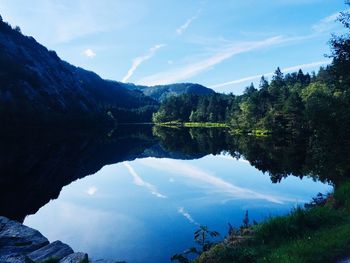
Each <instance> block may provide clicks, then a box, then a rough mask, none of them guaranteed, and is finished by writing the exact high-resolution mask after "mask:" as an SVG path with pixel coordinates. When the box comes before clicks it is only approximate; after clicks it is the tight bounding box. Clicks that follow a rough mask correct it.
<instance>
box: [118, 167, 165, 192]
mask: <svg viewBox="0 0 350 263" xmlns="http://www.w3.org/2000/svg"><path fill="white" fill-rule="evenodd" d="M123 164H124V166H125V167H126V169H128V171H129V173H130V174H131V176H132V177H133V180H134V184H135V185H137V186H141V187H145V188H146V189H148V191H149V192H150V193H151V194H153V195H155V196H156V197H159V198H167V196H165V195H163V194H161V193H159V192H158V190H157V187H155V186H154V185H153V184H150V183H148V182H145V181H144V180H143V179H142V178H141V177H140V176H139V175H138V174H137V173H136V171H135V169H134V168H133V167H132V166H131V165H130V164H129V163H127V162H124V163H123Z"/></svg>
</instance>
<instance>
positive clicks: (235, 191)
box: [140, 158, 295, 204]
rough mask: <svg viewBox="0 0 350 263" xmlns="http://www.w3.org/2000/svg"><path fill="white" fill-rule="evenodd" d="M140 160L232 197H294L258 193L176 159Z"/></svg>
mask: <svg viewBox="0 0 350 263" xmlns="http://www.w3.org/2000/svg"><path fill="white" fill-rule="evenodd" d="M140 162H142V164H144V165H147V166H150V167H152V168H155V169H158V170H167V171H171V172H172V173H174V174H180V175H182V176H185V177H187V178H190V179H192V180H195V181H197V183H199V182H201V183H205V184H207V185H209V186H210V188H211V190H212V191H215V192H216V191H217V192H219V193H224V194H226V195H228V196H229V197H230V198H233V199H235V198H238V199H253V200H266V201H269V202H272V203H276V204H283V203H284V202H294V201H295V200H294V199H291V198H288V197H283V196H274V195H271V194H264V193H259V192H256V191H253V190H250V189H247V188H243V187H239V186H236V185H234V184H232V183H230V182H227V181H225V180H223V179H221V178H219V177H216V176H215V175H213V174H210V173H208V172H206V171H203V170H202V169H200V168H198V167H196V166H193V165H190V164H186V163H183V162H181V161H178V160H171V159H155V158H148V159H147V160H140Z"/></svg>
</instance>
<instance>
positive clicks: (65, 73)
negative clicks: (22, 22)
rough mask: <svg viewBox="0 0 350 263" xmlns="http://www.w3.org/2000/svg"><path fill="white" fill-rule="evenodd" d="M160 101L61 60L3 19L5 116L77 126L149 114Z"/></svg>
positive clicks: (1, 97) (1, 108)
mask: <svg viewBox="0 0 350 263" xmlns="http://www.w3.org/2000/svg"><path fill="white" fill-rule="evenodd" d="M157 107H158V102H156V101H155V100H153V99H152V98H150V97H147V96H145V95H144V94H143V93H142V92H141V91H138V90H131V89H125V88H124V87H123V86H122V85H121V84H120V83H118V82H115V81H109V80H104V79H102V78H100V77H99V76H98V75H97V74H95V73H93V72H90V71H87V70H84V69H82V68H79V67H75V66H73V65H71V64H69V63H67V62H65V61H63V60H61V59H60V58H59V57H58V56H57V54H56V52H54V51H49V50H48V49H47V48H46V47H44V46H42V45H41V44H39V43H38V42H37V41H36V40H35V39H34V38H33V37H27V36H24V35H22V33H21V32H20V30H19V28H18V27H16V29H12V28H11V26H10V25H8V24H7V23H5V22H3V21H2V20H1V19H0V120H1V123H11V124H22V125H23V124H35V125H38V124H40V125H41V124H50V125H58V124H64V125H67V123H69V124H71V125H75V126H81V125H90V124H93V125H97V124H99V123H103V124H105V123H109V122H123V121H125V120H128V122H134V121H135V122H136V121H140V120H146V119H147V120H150V119H151V115H152V113H153V112H154V111H155V110H156V109H157Z"/></svg>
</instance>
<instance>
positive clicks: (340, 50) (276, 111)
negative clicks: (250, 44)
mask: <svg viewBox="0 0 350 263" xmlns="http://www.w3.org/2000/svg"><path fill="white" fill-rule="evenodd" d="M347 4H348V5H349V2H348V3H347ZM338 20H339V21H340V22H341V23H342V24H343V25H344V27H345V28H346V30H347V31H348V30H349V25H350V15H349V13H348V12H344V13H342V14H341V15H340V17H339V18H338ZM329 43H330V46H331V50H332V52H331V54H329V55H328V57H330V58H332V63H331V64H330V65H328V66H326V67H321V68H320V69H319V71H318V72H317V73H315V72H312V73H311V74H309V73H306V74H304V72H303V71H302V70H299V71H298V72H294V73H288V74H283V73H282V72H281V70H280V68H277V70H276V71H275V73H274V75H273V76H272V79H271V81H268V79H267V78H265V77H264V76H262V77H261V80H260V84H259V87H258V88H256V87H254V85H253V84H251V85H250V86H249V87H247V88H246V89H245V91H244V93H243V94H242V95H233V94H220V93H215V94H209V95H193V94H184V95H181V96H178V97H170V98H168V99H167V100H165V101H164V102H163V103H162V104H161V106H160V108H159V110H158V111H157V112H156V113H154V114H153V122H155V123H187V122H196V123H225V124H227V125H228V126H230V127H231V128H233V129H235V130H238V131H242V132H250V131H253V130H263V131H266V132H273V133H281V132H283V133H290V134H299V133H307V134H309V133H313V132H315V131H320V132H322V130H324V129H326V130H328V129H330V128H332V129H333V130H334V131H338V130H344V131H347V130H349V128H350V118H349V116H350V94H349V93H350V74H349V72H350V36H349V33H346V34H344V35H340V36H335V35H333V36H332V38H331V40H330V41H329Z"/></svg>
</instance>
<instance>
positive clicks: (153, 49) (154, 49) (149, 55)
mask: <svg viewBox="0 0 350 263" xmlns="http://www.w3.org/2000/svg"><path fill="white" fill-rule="evenodd" d="M164 46H165V45H164V44H158V45H155V46H154V47H151V48H150V49H149V50H148V52H147V54H145V55H143V56H141V57H137V58H134V59H133V61H132V65H131V68H130V69H129V70H128V73H126V75H125V76H124V78H123V79H122V82H126V81H128V79H129V78H130V77H131V76H132V75H133V74H134V72H135V70H136V69H137V68H138V67H139V66H140V65H141V64H142V63H143V62H145V61H146V60H149V59H150V58H152V57H153V56H154V55H155V53H156V52H157V50H158V49H160V48H162V47H164Z"/></svg>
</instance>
